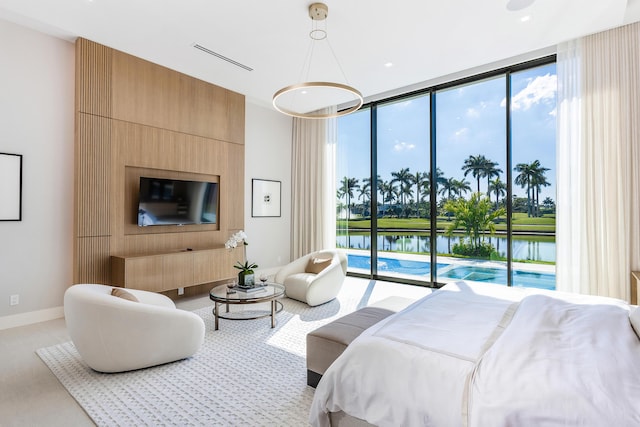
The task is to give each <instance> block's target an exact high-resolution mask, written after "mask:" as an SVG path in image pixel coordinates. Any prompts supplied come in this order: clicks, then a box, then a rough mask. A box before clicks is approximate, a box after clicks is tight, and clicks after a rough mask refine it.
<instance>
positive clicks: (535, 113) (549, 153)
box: [336, 64, 556, 201]
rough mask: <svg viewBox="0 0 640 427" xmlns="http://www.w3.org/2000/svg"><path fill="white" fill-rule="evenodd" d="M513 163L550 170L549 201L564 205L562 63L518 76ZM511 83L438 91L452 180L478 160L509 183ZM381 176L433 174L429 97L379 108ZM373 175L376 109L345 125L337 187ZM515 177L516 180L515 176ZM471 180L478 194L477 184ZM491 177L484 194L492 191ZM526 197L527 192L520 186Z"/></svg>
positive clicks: (441, 135) (445, 162)
mask: <svg viewBox="0 0 640 427" xmlns="http://www.w3.org/2000/svg"><path fill="white" fill-rule="evenodd" d="M511 84H512V97H511V105H512V109H511V111H512V112H511V117H512V140H513V160H512V161H513V165H516V164H517V163H531V162H533V161H534V160H539V161H540V163H541V164H542V166H543V167H546V168H549V169H550V170H549V171H548V172H547V174H546V176H547V180H548V181H549V182H550V183H551V185H550V186H549V187H545V188H543V189H542V191H541V193H540V201H542V200H543V199H544V198H545V197H547V196H548V197H551V198H552V199H554V200H555V199H556V196H555V170H556V149H555V140H556V72H555V64H550V65H546V66H543V67H537V68H534V69H530V70H526V71H522V72H518V73H514V74H512V83H511ZM505 106H506V97H505V77H499V78H494V79H489V80H484V81H480V82H475V83H473V84H471V85H466V86H461V87H456V88H452V89H448V90H445V91H441V92H438V94H437V95H436V113H437V116H436V117H437V119H436V137H437V151H436V160H437V164H438V167H439V168H440V169H441V170H442V171H443V172H444V174H445V177H446V178H449V177H453V178H455V179H458V180H462V179H463V178H464V172H463V171H462V169H461V167H462V165H463V163H464V160H465V159H466V158H468V157H469V156H470V155H479V154H481V155H484V156H485V157H486V158H488V159H490V160H492V161H494V162H497V163H498V167H499V168H500V169H502V171H503V173H502V174H501V177H500V178H501V179H502V181H506V144H505V140H506V135H505V132H506V124H505V123H506V113H505ZM377 136H378V173H379V175H380V176H381V177H382V179H383V180H385V181H388V180H389V179H391V172H392V171H398V170H400V169H402V168H405V167H408V168H409V169H410V171H411V172H412V173H414V174H415V172H417V171H421V172H426V171H428V170H429V98H428V97H427V96H420V97H414V98H412V99H407V100H402V101H399V102H398V101H396V102H394V103H390V104H386V105H381V106H379V107H378V135H377ZM368 175H369V111H368V110H363V111H360V112H357V113H354V114H351V115H349V116H345V117H342V118H340V119H339V121H338V165H337V176H336V178H337V181H338V182H339V181H340V180H341V179H342V177H344V176H349V177H352V178H357V179H359V180H360V183H361V182H362V178H364V177H366V176H368ZM514 176H515V174H514ZM466 180H467V181H468V182H469V183H470V185H471V187H472V188H473V189H475V188H476V181H475V180H474V179H473V177H472V176H471V175H470V174H469V175H467V177H466ZM486 186H487V184H486V179H482V180H481V182H480V190H481V191H486ZM514 193H515V194H516V195H517V196H519V197H526V190H525V189H522V188H521V187H519V186H514Z"/></svg>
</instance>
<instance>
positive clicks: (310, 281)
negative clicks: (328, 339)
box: [275, 250, 347, 306]
mask: <svg viewBox="0 0 640 427" xmlns="http://www.w3.org/2000/svg"><path fill="white" fill-rule="evenodd" d="M324 260H327V261H326V262H324V263H323V261H324ZM314 261H315V263H314ZM323 264H328V265H327V266H326V267H324V268H323V269H322V270H321V271H320V272H317V271H319V270H320V268H322V267H323ZM346 275H347V257H346V255H345V254H344V253H343V252H342V251H339V250H322V251H317V252H312V253H310V254H307V255H305V256H303V257H300V258H298V259H296V260H295V261H293V262H291V263H290V264H287V265H285V266H284V267H282V268H281V269H280V271H278V273H277V274H276V276H275V281H276V282H277V283H281V284H283V285H284V287H285V289H286V294H287V296H288V297H289V298H293V299H295V300H298V301H302V302H306V303H307V304H308V305H310V306H316V305H320V304H324V303H325V302H328V301H331V300H332V299H334V298H335V297H336V296H337V295H338V292H340V289H341V288H342V282H344V278H345V276H346Z"/></svg>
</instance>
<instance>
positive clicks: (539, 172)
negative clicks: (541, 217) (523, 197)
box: [514, 160, 551, 217]
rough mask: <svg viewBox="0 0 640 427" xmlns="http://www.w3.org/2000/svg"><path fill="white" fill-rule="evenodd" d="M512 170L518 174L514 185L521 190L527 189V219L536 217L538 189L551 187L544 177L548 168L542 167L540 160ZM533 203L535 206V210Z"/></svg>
mask: <svg viewBox="0 0 640 427" xmlns="http://www.w3.org/2000/svg"><path fill="white" fill-rule="evenodd" d="M514 170H515V171H516V172H518V175H517V176H516V179H515V183H516V184H517V185H519V186H521V187H522V188H524V187H525V186H526V187H527V217H530V216H537V215H538V213H539V194H540V188H541V187H546V186H548V185H551V184H549V182H548V181H547V179H546V177H545V176H544V175H545V173H546V172H547V171H548V170H549V168H545V167H542V166H541V165H540V160H534V161H533V162H531V164H527V163H518V164H517V165H516V167H515V168H514ZM533 203H535V205H536V207H535V208H534V206H533Z"/></svg>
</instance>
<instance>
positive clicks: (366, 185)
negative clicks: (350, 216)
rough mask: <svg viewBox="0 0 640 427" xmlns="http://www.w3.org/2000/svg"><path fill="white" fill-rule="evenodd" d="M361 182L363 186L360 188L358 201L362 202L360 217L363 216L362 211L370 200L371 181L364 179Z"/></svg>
mask: <svg viewBox="0 0 640 427" xmlns="http://www.w3.org/2000/svg"><path fill="white" fill-rule="evenodd" d="M362 181H363V184H362V186H361V187H360V190H359V194H358V199H361V200H362V216H365V215H364V211H365V209H366V207H367V202H368V201H370V200H371V179H370V178H365V179H363V180H362Z"/></svg>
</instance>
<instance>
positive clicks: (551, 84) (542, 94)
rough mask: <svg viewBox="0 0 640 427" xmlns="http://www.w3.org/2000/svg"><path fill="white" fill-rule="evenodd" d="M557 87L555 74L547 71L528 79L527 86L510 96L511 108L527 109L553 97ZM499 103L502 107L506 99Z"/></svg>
mask: <svg viewBox="0 0 640 427" xmlns="http://www.w3.org/2000/svg"><path fill="white" fill-rule="evenodd" d="M557 87H558V84H557V80H556V76H555V75H551V74H548V73H547V74H545V75H544V76H538V77H536V78H535V79H533V80H529V84H527V87H525V88H524V89H522V90H521V91H520V92H518V93H517V94H515V95H514V96H513V97H512V98H511V108H512V109H513V110H528V109H529V108H531V106H533V105H536V104H539V103H540V102H544V101H546V100H550V99H554V98H555V96H556V90H557ZM500 105H501V106H502V107H504V106H505V105H506V100H505V99H503V100H502V102H501V103H500Z"/></svg>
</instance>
